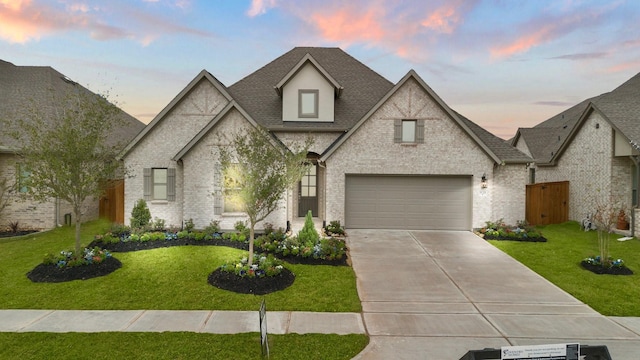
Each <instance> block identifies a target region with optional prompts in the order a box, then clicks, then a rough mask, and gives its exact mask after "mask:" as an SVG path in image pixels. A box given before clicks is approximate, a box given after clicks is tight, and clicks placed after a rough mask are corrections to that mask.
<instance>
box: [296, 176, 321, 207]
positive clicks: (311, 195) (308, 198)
mask: <svg viewBox="0 0 640 360" xmlns="http://www.w3.org/2000/svg"><path fill="white" fill-rule="evenodd" d="M309 210H311V215H312V216H314V217H315V216H318V165H315V164H314V165H313V166H311V167H310V168H309V171H307V173H306V174H305V175H304V176H303V177H302V180H300V183H298V216H300V217H303V216H306V215H307V212H308V211H309Z"/></svg>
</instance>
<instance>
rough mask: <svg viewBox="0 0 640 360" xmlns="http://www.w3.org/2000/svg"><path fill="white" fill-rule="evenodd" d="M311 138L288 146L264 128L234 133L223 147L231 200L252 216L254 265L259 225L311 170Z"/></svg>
mask: <svg viewBox="0 0 640 360" xmlns="http://www.w3.org/2000/svg"><path fill="white" fill-rule="evenodd" d="M311 144H312V141H311V139H310V138H308V139H307V141H306V142H305V143H304V144H303V145H300V146H293V150H291V151H290V150H289V149H285V148H284V147H283V146H282V145H281V144H280V143H278V142H276V141H275V139H274V138H273V137H272V136H271V134H270V133H269V132H268V131H267V130H266V129H264V128H261V127H256V128H251V129H249V130H248V131H247V132H246V133H237V134H235V135H233V138H232V139H231V144H230V146H229V147H225V146H221V147H220V148H219V153H220V164H221V167H222V173H223V176H224V190H223V192H224V195H225V199H226V200H227V201H234V202H237V203H238V204H240V206H241V207H242V210H243V211H244V212H245V213H246V214H247V217H248V218H249V219H248V220H249V259H248V260H249V265H251V264H253V240H254V235H255V225H256V224H257V223H258V222H260V221H262V220H264V219H265V218H266V217H267V216H269V214H271V213H272V212H273V211H275V210H276V209H278V208H279V206H280V205H279V203H280V201H281V199H282V195H283V194H284V193H285V191H286V190H287V189H289V188H291V187H292V186H293V185H295V184H296V183H297V182H298V181H300V179H302V176H304V174H305V173H306V172H307V171H308V169H309V165H308V164H307V162H306V158H307V152H308V151H309V147H310V146H311Z"/></svg>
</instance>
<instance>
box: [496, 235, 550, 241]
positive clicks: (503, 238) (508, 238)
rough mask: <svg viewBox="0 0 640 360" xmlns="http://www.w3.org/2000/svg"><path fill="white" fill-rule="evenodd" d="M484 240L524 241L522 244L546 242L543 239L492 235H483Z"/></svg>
mask: <svg viewBox="0 0 640 360" xmlns="http://www.w3.org/2000/svg"><path fill="white" fill-rule="evenodd" d="M484 239H485V240H502V241H524V242H547V239H546V238H545V237H542V236H540V237H526V238H525V237H523V238H512V237H507V236H494V235H485V236H484Z"/></svg>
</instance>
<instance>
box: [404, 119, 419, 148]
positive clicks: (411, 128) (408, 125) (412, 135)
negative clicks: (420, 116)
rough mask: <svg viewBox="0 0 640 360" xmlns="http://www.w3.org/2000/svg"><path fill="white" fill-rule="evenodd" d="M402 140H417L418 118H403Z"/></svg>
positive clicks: (408, 141) (412, 141)
mask: <svg viewBox="0 0 640 360" xmlns="http://www.w3.org/2000/svg"><path fill="white" fill-rule="evenodd" d="M402 142H403V143H414V142H416V120H402Z"/></svg>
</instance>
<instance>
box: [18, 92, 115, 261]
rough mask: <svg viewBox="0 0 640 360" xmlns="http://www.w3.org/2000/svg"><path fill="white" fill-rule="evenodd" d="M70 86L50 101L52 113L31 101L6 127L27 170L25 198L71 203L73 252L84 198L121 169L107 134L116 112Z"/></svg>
mask: <svg viewBox="0 0 640 360" xmlns="http://www.w3.org/2000/svg"><path fill="white" fill-rule="evenodd" d="M75 90H76V91H74V92H72V93H68V94H66V95H65V96H63V98H61V99H54V103H55V104H56V105H55V109H54V110H53V111H51V112H46V113H45V112H44V111H42V110H40V109H39V108H38V107H36V105H37V104H33V105H32V107H31V108H30V109H28V110H29V111H28V113H27V114H19V119H18V120H16V121H14V122H13V123H9V125H10V126H12V127H13V128H14V129H15V130H14V131H12V132H11V135H12V136H13V137H14V138H15V139H16V140H17V141H18V142H19V143H20V144H21V149H18V151H17V154H18V156H19V159H20V162H21V163H22V165H23V166H24V167H25V168H26V169H28V171H29V176H28V178H27V179H26V181H25V182H26V183H25V185H26V186H28V188H29V192H28V196H29V197H31V198H33V199H34V200H36V201H43V202H44V201H50V200H51V199H55V198H58V199H61V200H64V201H66V202H68V203H69V204H71V206H72V207H73V214H74V216H75V251H76V254H80V227H81V223H82V204H83V202H84V201H85V200H86V199H88V198H90V197H99V196H100V195H101V194H102V193H103V190H104V189H103V184H104V180H107V179H111V178H113V177H115V175H116V174H117V173H118V172H119V171H122V168H121V165H120V163H118V162H117V161H116V155H117V153H118V151H119V149H120V148H121V145H120V144H117V143H113V142H109V141H108V138H109V135H110V134H111V131H112V129H113V128H114V127H115V126H117V125H119V124H121V123H123V120H122V119H121V118H120V116H119V115H120V110H119V109H118V108H117V107H116V106H115V105H113V104H111V103H109V101H107V99H106V97H104V96H100V95H95V94H93V93H91V92H89V91H88V90H86V89H84V88H81V87H79V86H77V87H76V88H75ZM54 95H55V94H54ZM7 128H10V127H9V126H8V127H7Z"/></svg>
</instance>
